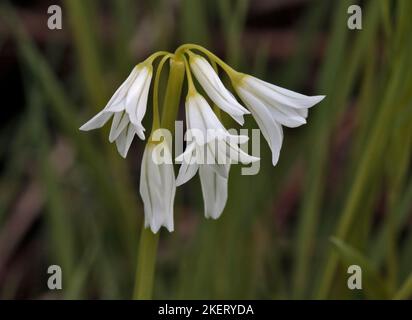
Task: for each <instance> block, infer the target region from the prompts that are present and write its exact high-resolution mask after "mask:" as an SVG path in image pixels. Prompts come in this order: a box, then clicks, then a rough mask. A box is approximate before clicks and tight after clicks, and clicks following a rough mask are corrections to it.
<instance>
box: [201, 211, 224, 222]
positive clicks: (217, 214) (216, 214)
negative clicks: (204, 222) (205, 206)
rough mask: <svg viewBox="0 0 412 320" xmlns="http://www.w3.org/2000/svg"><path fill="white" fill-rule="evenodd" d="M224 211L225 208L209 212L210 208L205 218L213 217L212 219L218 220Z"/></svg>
mask: <svg viewBox="0 0 412 320" xmlns="http://www.w3.org/2000/svg"><path fill="white" fill-rule="evenodd" d="M222 213H223V209H222V210H219V211H211V212H209V211H208V210H205V218H206V219H212V220H217V219H219V218H220V216H221V215H222Z"/></svg>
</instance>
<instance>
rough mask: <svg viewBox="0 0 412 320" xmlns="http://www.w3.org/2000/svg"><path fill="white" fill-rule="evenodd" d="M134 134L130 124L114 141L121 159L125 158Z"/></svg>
mask: <svg viewBox="0 0 412 320" xmlns="http://www.w3.org/2000/svg"><path fill="white" fill-rule="evenodd" d="M135 134H136V130H135V128H134V127H133V126H132V125H131V124H129V125H128V126H126V128H124V129H123V131H122V132H121V133H120V134H119V136H118V138H117V139H116V147H117V151H118V152H119V154H120V155H121V156H122V157H123V158H126V155H127V152H128V151H129V148H130V145H131V144H132V141H133V138H134V135H135Z"/></svg>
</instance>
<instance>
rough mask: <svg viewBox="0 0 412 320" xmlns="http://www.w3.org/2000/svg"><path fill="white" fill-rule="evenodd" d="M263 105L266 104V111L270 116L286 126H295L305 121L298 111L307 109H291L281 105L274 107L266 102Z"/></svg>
mask: <svg viewBox="0 0 412 320" xmlns="http://www.w3.org/2000/svg"><path fill="white" fill-rule="evenodd" d="M262 101H263V100H262ZM263 102H266V101H263ZM265 105H266V106H267V109H268V111H269V112H270V113H271V114H272V118H273V119H275V121H277V122H279V123H280V124H282V125H284V126H286V127H289V128H296V127H299V126H301V125H303V124H305V123H306V117H303V116H302V115H301V114H300V112H299V111H304V110H308V109H293V108H289V107H283V106H279V107H276V106H270V105H268V104H266V103H265Z"/></svg>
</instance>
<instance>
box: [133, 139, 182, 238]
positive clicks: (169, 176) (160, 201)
mask: <svg viewBox="0 0 412 320" xmlns="http://www.w3.org/2000/svg"><path fill="white" fill-rule="evenodd" d="M149 140H150V139H149ZM175 193H176V183H175V173H174V169H173V159H172V153H171V151H170V146H169V143H168V142H167V141H166V140H163V141H161V142H152V141H148V143H147V144H146V148H145V150H144V153H143V159H142V167H141V172H140V195H141V196H142V199H143V203H144V212H145V227H150V228H151V230H152V232H153V233H156V232H157V231H159V229H160V227H161V226H165V227H166V228H167V230H169V231H173V229H174V227H173V204H174V199H175Z"/></svg>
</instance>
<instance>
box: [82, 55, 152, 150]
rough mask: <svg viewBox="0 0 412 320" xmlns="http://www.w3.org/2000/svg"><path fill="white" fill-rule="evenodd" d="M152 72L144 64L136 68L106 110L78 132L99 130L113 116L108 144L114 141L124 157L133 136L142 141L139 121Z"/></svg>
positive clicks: (147, 65)
mask: <svg viewBox="0 0 412 320" xmlns="http://www.w3.org/2000/svg"><path fill="white" fill-rule="evenodd" d="M152 69H153V67H152V65H151V64H150V63H147V62H146V63H145V62H143V63H141V64H138V65H137V66H135V67H134V68H133V70H132V72H131V73H130V75H129V77H128V78H127V79H126V80H125V81H124V82H123V84H122V85H121V86H120V87H119V89H117V91H116V92H115V93H114V95H113V96H112V98H111V99H110V100H109V102H108V103H107V105H106V107H105V108H104V109H103V110H102V111H100V112H99V113H98V114H96V115H95V116H94V117H93V118H92V119H90V120H89V121H88V122H86V123H85V124H84V125H82V126H81V127H80V130H83V131H89V130H92V129H97V128H100V127H102V126H103V125H104V124H105V123H106V122H107V121H108V120H109V119H110V118H111V117H112V116H113V121H112V127H111V129H110V134H109V141H110V142H113V141H116V146H117V150H118V151H119V153H120V155H121V156H122V157H126V155H127V152H128V150H129V148H130V145H131V143H132V141H133V138H134V136H135V134H137V135H138V136H139V138H140V139H142V140H144V138H145V136H144V130H145V129H144V128H143V126H142V119H143V117H144V115H145V113H146V107H147V97H148V93H149V89H150V82H151V79H152Z"/></svg>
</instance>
